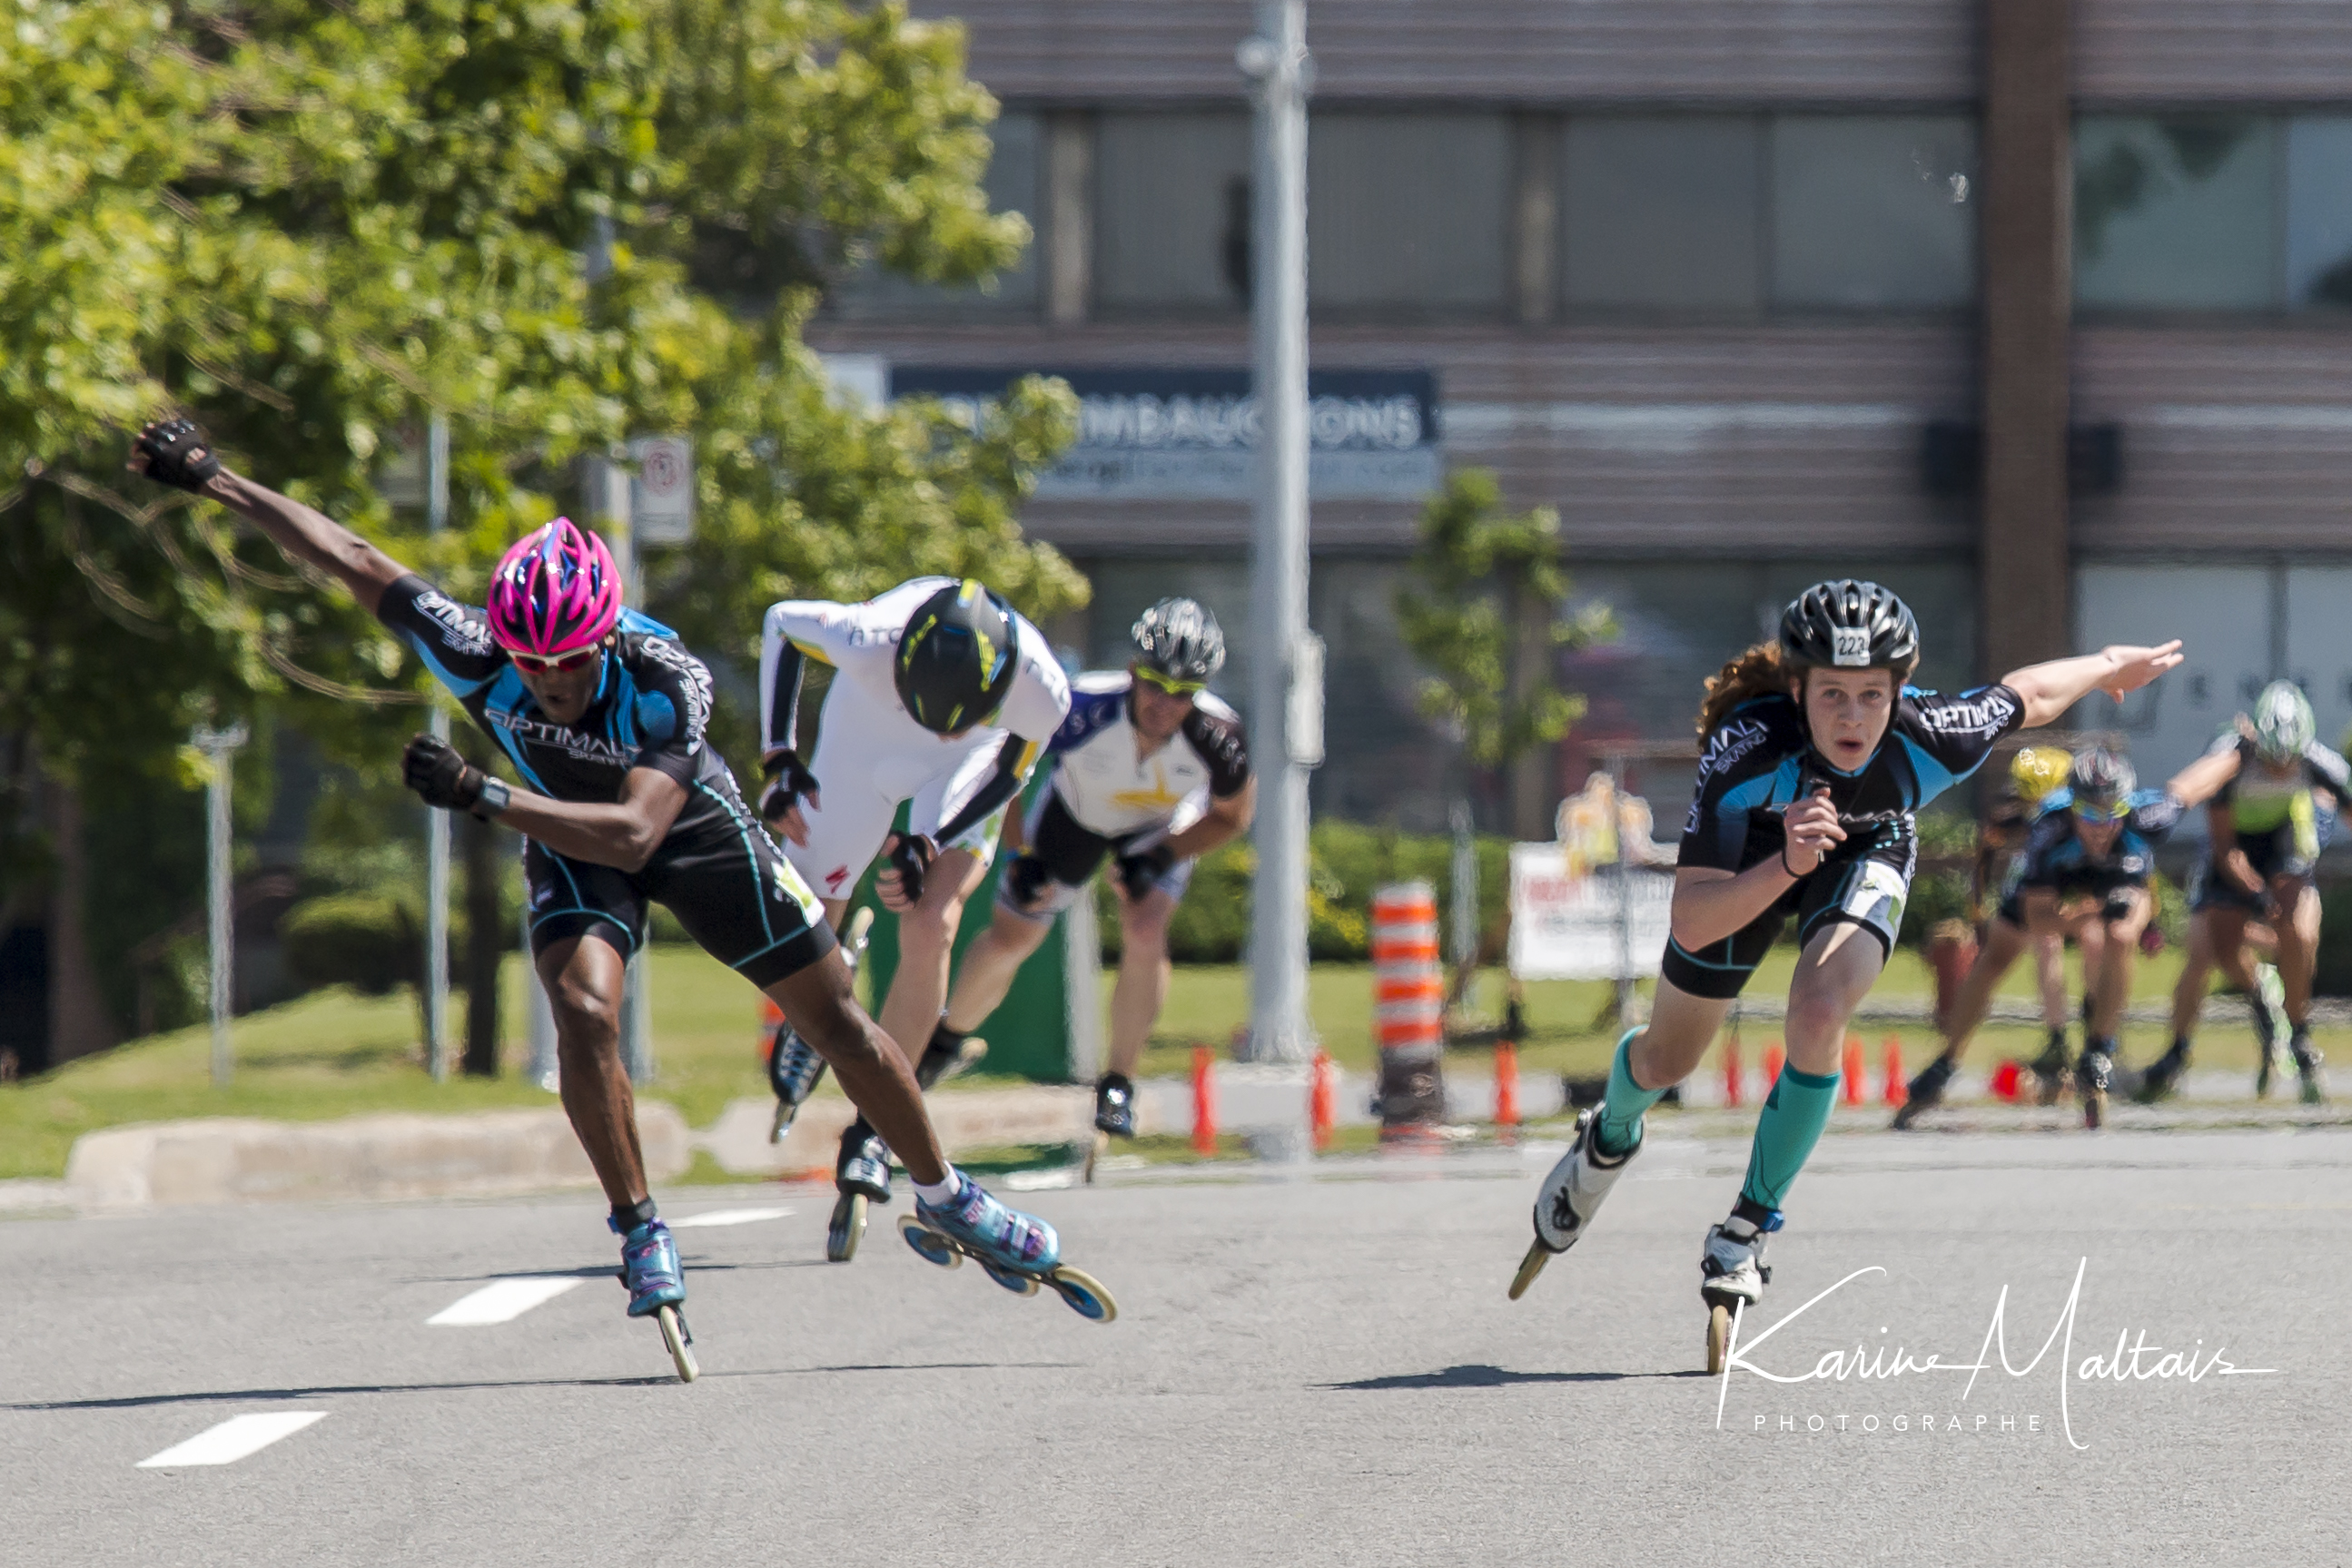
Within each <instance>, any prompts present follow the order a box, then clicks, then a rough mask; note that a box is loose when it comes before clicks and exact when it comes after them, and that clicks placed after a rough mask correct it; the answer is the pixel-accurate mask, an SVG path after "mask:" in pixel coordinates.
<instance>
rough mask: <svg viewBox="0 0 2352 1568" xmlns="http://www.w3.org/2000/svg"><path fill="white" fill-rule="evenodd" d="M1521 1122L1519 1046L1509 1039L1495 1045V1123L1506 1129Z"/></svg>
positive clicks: (1507, 1130) (1506, 1130)
mask: <svg viewBox="0 0 2352 1568" xmlns="http://www.w3.org/2000/svg"><path fill="white" fill-rule="evenodd" d="M1518 1124H1519V1048H1518V1047H1517V1046H1516V1045H1513V1044H1512V1043H1511V1042H1510V1041H1509V1040H1500V1041H1498V1042H1496V1046H1495V1125H1496V1126H1497V1127H1501V1128H1503V1129H1504V1130H1505V1132H1506V1134H1507V1133H1508V1132H1509V1130H1510V1129H1512V1128H1514V1127H1517V1125H1518Z"/></svg>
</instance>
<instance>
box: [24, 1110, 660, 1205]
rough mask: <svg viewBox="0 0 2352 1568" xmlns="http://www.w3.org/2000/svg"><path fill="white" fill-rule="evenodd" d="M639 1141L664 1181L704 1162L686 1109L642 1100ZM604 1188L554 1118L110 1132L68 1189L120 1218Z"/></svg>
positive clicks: (517, 1114) (94, 1136)
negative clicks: (239, 1206) (227, 1207)
mask: <svg viewBox="0 0 2352 1568" xmlns="http://www.w3.org/2000/svg"><path fill="white" fill-rule="evenodd" d="M637 1134H638V1137H639V1139H640V1141H641V1142H642V1143H643V1145H644V1146H645V1155H646V1174H647V1175H648V1176H651V1177H652V1178H653V1179H654V1180H656V1181H660V1180H666V1179H668V1178H671V1177H674V1176H678V1175H680V1174H681V1173H683V1172H684V1171H685V1169H686V1167H687V1166H688V1163H689V1162H690V1161H691V1159H692V1158H693V1145H692V1142H691V1140H690V1136H689V1134H688V1131H687V1125H686V1118H685V1117H684V1116H683V1115H681V1114H680V1113H678V1111H677V1107H675V1106H672V1105H668V1104H665V1103H661V1102H659V1101H649V1100H641V1101H639V1102H638V1103H637ZM595 1182H596V1175H595V1172H594V1171H593V1170H592V1169H591V1168H590V1167H589V1165H588V1156H587V1155H584V1154H583V1153H582V1152H581V1149H580V1141H579V1139H578V1138H577V1137H576V1136H575V1135H574V1134H573V1133H572V1124H571V1122H570V1121H569V1120H568V1119H567V1118H566V1117H565V1116H564V1113H562V1111H560V1110H552V1109H551V1110H545V1111H482V1112H476V1113H467V1114H463V1115H448V1116H425V1115H409V1114H395V1115H378V1116H350V1117H345V1118H343V1119H341V1120H340V1121H333V1122H265V1121H257V1120H247V1119H240V1118H234V1117H207V1118H205V1119H202V1120H198V1121H190V1122H150V1123H141V1124H131V1125H130V1126H123V1127H108V1128H104V1129H102V1130H100V1131H99V1132H95V1133H86V1134H83V1135H82V1136H80V1137H79V1138H77V1139H75V1140H74V1146H73V1152H72V1153H71V1154H70V1155H68V1156H67V1159H66V1180H65V1186H66V1189H67V1196H68V1200H69V1201H71V1202H73V1203H75V1204H77V1205H83V1206H91V1207H124V1206H132V1205H146V1204H194V1203H242V1202H251V1201H255V1200H265V1201H266V1200H270V1199H283V1198H299V1199H307V1200H310V1201H313V1202H316V1201H320V1200H336V1199H350V1198H415V1197H454V1196H459V1195H468V1196H470V1195H479V1194H497V1193H515V1192H535V1191H543V1190H545V1189H547V1188H550V1187H564V1186H594V1185H595Z"/></svg>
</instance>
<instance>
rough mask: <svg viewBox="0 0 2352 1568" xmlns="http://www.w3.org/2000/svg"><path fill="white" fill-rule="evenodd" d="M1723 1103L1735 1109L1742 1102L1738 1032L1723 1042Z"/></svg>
mask: <svg viewBox="0 0 2352 1568" xmlns="http://www.w3.org/2000/svg"><path fill="white" fill-rule="evenodd" d="M1723 1103H1725V1104H1726V1105H1728V1106H1730V1107H1731V1108H1732V1109H1733V1110H1735V1111H1736V1110H1738V1108H1739V1106H1740V1104H1741V1103H1742V1096H1741V1094H1740V1084H1739V1037H1738V1035H1736V1034H1735V1035H1733V1036H1732V1037H1731V1038H1730V1039H1729V1040H1725V1041H1724V1042H1723Z"/></svg>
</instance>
